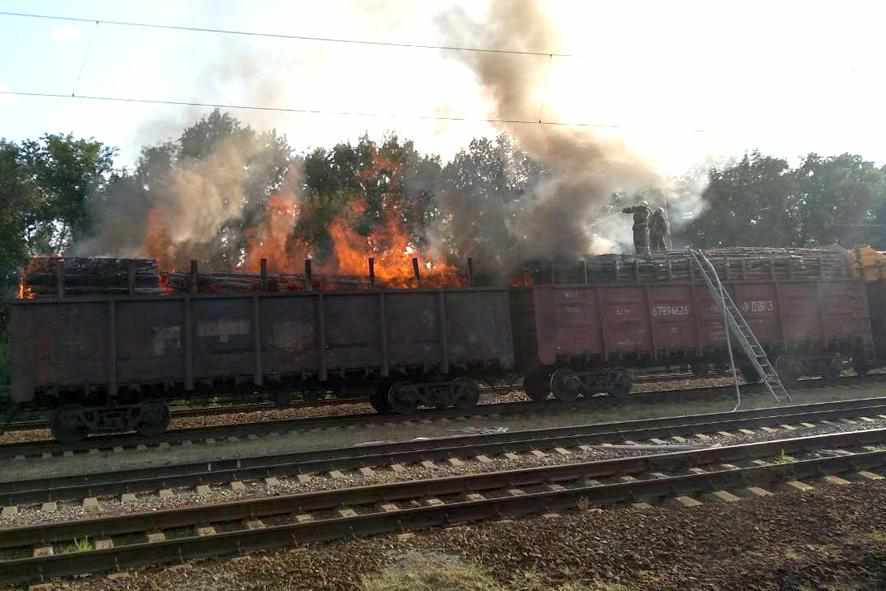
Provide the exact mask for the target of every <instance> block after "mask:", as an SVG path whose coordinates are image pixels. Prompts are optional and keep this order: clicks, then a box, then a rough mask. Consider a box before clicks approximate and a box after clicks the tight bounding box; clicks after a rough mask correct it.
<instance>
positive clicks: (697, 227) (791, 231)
mask: <svg viewBox="0 0 886 591" xmlns="http://www.w3.org/2000/svg"><path fill="white" fill-rule="evenodd" d="M795 182H796V179H795V176H794V174H793V172H792V171H791V168H790V166H789V165H788V163H787V161H786V160H783V159H781V158H772V157H769V156H763V155H762V154H760V153H759V152H752V153H751V154H749V155H748V154H746V155H745V156H744V157H743V158H742V159H741V160H740V161H738V162H736V163H734V164H733V165H731V166H728V167H724V168H713V169H711V171H710V184H709V185H708V187H707V189H705V191H704V194H703V198H704V200H705V201H706V202H707V203H708V209H707V210H705V211H704V212H703V213H702V214H701V215H700V216H699V217H698V218H697V219H696V220H695V221H693V222H692V223H690V224H689V225H688V227H687V228H686V230H685V232H684V236H685V238H686V239H687V240H688V241H689V242H690V243H691V244H692V245H693V246H697V247H702V248H711V247H723V246H751V245H763V244H765V245H768V246H791V245H795V244H796V243H797V242H798V240H799V228H797V226H796V211H795V205H796V202H795V199H794V187H795Z"/></svg>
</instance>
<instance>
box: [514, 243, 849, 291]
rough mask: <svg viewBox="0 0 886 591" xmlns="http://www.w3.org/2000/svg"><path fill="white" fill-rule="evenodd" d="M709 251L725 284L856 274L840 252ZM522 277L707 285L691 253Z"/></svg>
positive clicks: (593, 261)
mask: <svg viewBox="0 0 886 591" xmlns="http://www.w3.org/2000/svg"><path fill="white" fill-rule="evenodd" d="M704 252H705V255H706V256H707V257H708V259H709V260H710V261H711V262H712V263H713V264H714V267H715V268H716V269H717V273H718V274H719V276H720V279H721V280H724V281H726V280H729V281H773V280H775V281H789V280H809V281H814V280H819V279H840V278H847V277H852V276H854V274H855V270H854V269H853V265H852V257H851V254H850V253H849V252H848V251H846V250H843V249H840V248H762V247H736V248H721V249H711V250H706V251H704ZM519 277H520V285H526V284H533V285H544V284H551V283H586V282H587V283H655V282H663V281H676V282H680V281H691V280H695V281H700V280H701V279H700V275H699V272H698V269H697V268H696V266H695V263H694V262H693V260H692V258H691V257H690V255H689V253H688V252H687V251H671V252H666V253H656V254H654V255H651V256H645V257H638V256H634V255H618V254H607V255H599V256H593V257H588V258H586V259H584V260H579V261H563V260H560V261H554V262H551V261H533V262H530V263H527V264H526V265H525V266H524V268H523V270H522V273H521V274H520V275H519Z"/></svg>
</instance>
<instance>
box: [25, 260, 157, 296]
mask: <svg viewBox="0 0 886 591" xmlns="http://www.w3.org/2000/svg"><path fill="white" fill-rule="evenodd" d="M130 275H131V277H130ZM21 282H22V289H23V291H25V292H27V293H28V294H29V295H30V297H41V296H44V297H54V296H58V295H59V294H60V293H61V294H62V295H69V296H82V295H98V294H107V295H114V294H127V293H129V291H130V286H131V287H132V291H133V293H136V294H141V295H151V294H159V293H162V291H163V290H162V289H161V286H160V273H159V270H158V269H157V261H156V260H154V259H146V258H112V257H88V258H86V257H33V258H32V259H30V261H28V264H27V266H26V267H25V268H24V269H23V271H22V273H21ZM62 290H63V291H62Z"/></svg>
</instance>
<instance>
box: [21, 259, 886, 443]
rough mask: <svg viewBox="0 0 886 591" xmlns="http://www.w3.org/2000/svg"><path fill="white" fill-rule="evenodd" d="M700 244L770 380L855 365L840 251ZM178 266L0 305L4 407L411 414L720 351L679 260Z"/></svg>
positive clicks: (103, 419)
mask: <svg viewBox="0 0 886 591" xmlns="http://www.w3.org/2000/svg"><path fill="white" fill-rule="evenodd" d="M710 254H711V260H712V261H713V263H714V265H715V266H716V267H717V270H718V273H719V275H720V276H721V278H722V279H723V281H724V284H725V285H726V286H727V289H729V290H730V292H731V293H732V296H733V298H734V299H735V301H736V303H737V304H738V306H739V307H740V309H741V310H742V312H743V314H744V316H745V318H746V319H747V320H748V322H749V323H750V325H751V326H752V328H753V331H754V332H755V334H756V335H757V337H758V339H759V340H760V342H761V344H762V345H763V346H764V348H765V349H766V350H767V352H768V353H769V355H770V358H771V359H772V360H773V361H774V362H775V364H776V367H777V368H778V370H779V372H780V374H781V375H782V377H783V378H785V380H786V381H790V380H791V379H792V378H796V377H798V376H801V375H808V376H811V375H819V376H824V377H835V376H836V375H839V370H840V369H841V367H842V365H843V364H844V363H845V362H847V361H848V362H850V363H852V364H853V365H854V366H855V367H856V369H857V370H859V371H865V370H866V369H867V368H868V367H870V366H871V364H872V363H873V360H874V351H875V346H874V340H875V339H874V336H875V335H872V332H871V320H870V317H871V314H870V312H869V309H868V299H867V289H866V285H865V283H864V281H862V280H861V279H858V278H857V275H858V274H857V273H855V272H854V271H853V268H852V265H851V263H850V259H849V257H848V256H846V253H845V251H840V252H836V251H830V250H821V251H804V252H803V253H800V254H798V253H796V252H788V251H781V250H774V249H773V252H767V253H765V255H761V254H760V253H758V252H757V253H747V252H744V251H741V250H736V249H726V250H724V251H718V252H714V253H710ZM370 269H371V266H370ZM192 273H193V276H192V277H191V281H190V282H189V284H190V286H191V287H190V288H189V291H186V292H184V293H181V292H177V293H149V294H147V295H146V294H143V293H139V292H138V290H137V289H135V286H134V284H133V281H134V280H133V278H134V276H135V274H134V273H132V272H130V273H129V286H128V288H126V286H125V280H124V289H123V290H122V291H123V293H122V294H120V295H108V294H103V295H95V294H92V295H76V296H69V295H67V294H66V293H65V290H64V278H63V277H61V276H59V278H58V282H57V288H58V289H57V291H56V292H55V293H52V291H50V293H48V294H44V295H41V296H40V297H36V298H34V299H15V300H13V301H11V302H10V303H11V306H10V307H11V315H10V321H11V322H10V352H11V362H12V367H11V369H12V376H13V383H12V400H13V401H14V402H18V403H36V404H37V405H38V406H41V407H45V408H50V409H52V410H53V413H52V419H51V426H52V430H53V433H54V434H55V436H56V437H57V438H59V439H60V440H76V439H79V438H82V437H84V436H85V435H87V434H89V433H91V432H96V431H120V430H133V429H134V430H138V431H140V432H142V433H144V434H147V435H150V434H153V433H158V432H161V431H163V430H164V429H165V428H166V425H167V423H168V420H169V412H168V409H167V404H166V401H167V400H169V399H173V398H183V397H188V396H191V395H197V394H208V393H215V392H219V391H223V390H226V391H232V392H234V393H239V394H241V395H243V396H250V395H254V394H255V393H256V392H258V391H262V390H271V391H277V392H282V393H285V392H289V391H293V390H302V391H305V390H312V389H313V390H339V391H343V390H349V391H353V390H354V389H355V388H363V389H368V391H369V399H370V402H371V403H372V404H373V406H374V407H375V408H376V409H377V410H378V411H379V412H395V413H411V412H414V411H415V409H416V408H417V407H418V406H431V407H438V408H445V407H448V406H457V407H463V408H464V407H470V406H472V405H474V404H476V402H477V399H478V397H479V387H478V385H477V380H483V379H487V378H491V377H495V376H499V375H501V374H511V375H513V374H519V375H522V376H523V377H524V385H525V390H526V393H527V395H528V396H529V397H531V398H532V399H534V400H544V399H546V398H547V397H548V396H550V395H551V393H553V395H554V396H555V397H556V398H559V399H562V400H574V399H575V398H577V397H579V396H582V395H583V396H590V395H592V394H596V393H600V392H607V393H609V394H610V395H615V396H619V395H623V394H627V393H628V392H630V389H631V369H632V368H635V367H644V366H665V365H677V364H680V365H684V364H691V365H693V367H695V368H697V369H702V368H704V367H706V366H708V365H710V364H718V365H723V364H725V363H727V362H728V356H727V349H726V341H725V338H724V330H723V322H722V312H721V309H720V308H719V306H718V304H717V301H716V300H715V299H714V298H713V297H712V296H711V294H710V293H709V292H708V290H707V287H706V285H705V284H704V283H703V282H702V281H701V279H700V278H699V277H697V276H696V274H695V272H694V268H693V264H692V262H691V258H690V257H688V256H687V255H686V253H676V252H675V253H668V254H666V255H657V256H654V257H646V258H633V257H623V256H615V255H606V256H601V257H591V258H589V259H586V260H585V261H582V262H581V263H579V264H578V265H563V264H560V265H557V266H555V267H552V266H550V265H549V266H547V267H541V268H540V269H536V270H534V271H532V270H530V271H527V273H526V274H525V276H523V277H521V278H519V281H517V283H519V284H522V285H527V286H524V287H507V288H506V287H459V288H442V289H384V288H378V287H375V286H373V287H364V288H362V289H361V288H353V287H351V288H349V289H336V290H331V291H324V290H322V289H314V290H311V289H310V286H307V288H306V289H302V290H301V291H295V292H283V293H280V292H277V293H273V292H270V291H268V290H266V289H259V290H258V291H252V292H249V293H216V294H205V293H198V289H197V286H198V285H201V280H202V279H201V277H200V276H198V274H197V273H196V268H195V269H194V270H193V271H192ZM124 276H125V273H124ZM416 276H417V274H416ZM261 285H262V286H264V285H266V282H265V281H264V280H262V281H261ZM370 285H371V282H370ZM875 316H876V315H875ZM876 317H877V318H879V316H876ZM883 324H884V325H886V322H884V323H883ZM879 336H880V337H882V335H879ZM880 340H882V338H881V339H880ZM736 360H737V361H738V362H739V364H740V365H744V359H743V358H741V356H740V354H739V356H738V357H737V359H736ZM744 369H745V370H747V369H748V368H747V367H745V368H744Z"/></svg>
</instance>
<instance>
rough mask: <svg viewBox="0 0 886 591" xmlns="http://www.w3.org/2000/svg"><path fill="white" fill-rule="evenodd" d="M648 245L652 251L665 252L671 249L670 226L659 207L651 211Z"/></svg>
mask: <svg viewBox="0 0 886 591" xmlns="http://www.w3.org/2000/svg"><path fill="white" fill-rule="evenodd" d="M649 246H650V249H651V250H652V252H667V251H669V250H670V249H671V228H670V225H669V224H668V218H667V216H666V215H665V211H664V209H662V208H661V207H659V208H658V209H656V210H655V211H653V212H652V216H651V217H650V218H649Z"/></svg>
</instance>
